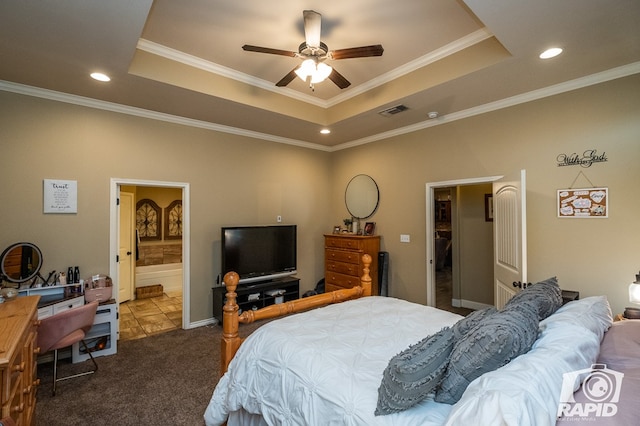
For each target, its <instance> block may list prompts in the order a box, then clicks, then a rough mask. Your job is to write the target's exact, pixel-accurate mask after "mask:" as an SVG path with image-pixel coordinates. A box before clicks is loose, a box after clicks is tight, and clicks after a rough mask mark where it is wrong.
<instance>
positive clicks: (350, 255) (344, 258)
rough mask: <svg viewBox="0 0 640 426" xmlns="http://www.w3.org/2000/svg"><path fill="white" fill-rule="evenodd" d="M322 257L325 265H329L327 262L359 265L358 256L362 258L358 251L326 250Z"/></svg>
mask: <svg viewBox="0 0 640 426" xmlns="http://www.w3.org/2000/svg"><path fill="white" fill-rule="evenodd" d="M324 255H325V259H326V261H327V264H329V262H347V263H354V264H356V265H357V264H359V263H360V256H362V253H360V252H359V251H346V250H331V249H326V250H325V253H324Z"/></svg>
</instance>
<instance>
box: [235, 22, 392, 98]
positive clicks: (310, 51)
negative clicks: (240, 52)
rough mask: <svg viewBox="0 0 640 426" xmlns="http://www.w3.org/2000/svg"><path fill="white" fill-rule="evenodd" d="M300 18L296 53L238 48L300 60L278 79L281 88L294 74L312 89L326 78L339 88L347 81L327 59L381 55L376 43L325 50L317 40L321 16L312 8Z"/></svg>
mask: <svg viewBox="0 0 640 426" xmlns="http://www.w3.org/2000/svg"><path fill="white" fill-rule="evenodd" d="M302 16H303V18H304V35H305V41H304V42H303V43H302V44H301V45H300V46H299V47H298V51H297V52H290V51H287V50H280V49H272V48H269V47H260V46H251V45H249V44H245V45H244V46H242V49H244V50H245V51H248V52H258V53H269V54H271V55H283V56H290V57H293V58H300V59H302V60H303V61H302V63H301V64H300V65H298V66H297V67H295V68H294V69H293V70H291V71H290V72H289V73H288V74H287V75H285V76H284V77H283V78H282V79H281V80H280V81H278V82H277V83H276V86H278V87H284V86H286V85H287V84H289V83H291V82H292V81H293V79H295V78H296V76H298V77H300V78H301V79H302V80H304V81H307V80H309V86H310V87H311V89H312V90H313V88H314V84H315V83H320V82H321V81H324V80H325V79H326V78H328V79H329V80H331V81H333V82H334V83H335V84H336V86H338V87H339V88H341V89H344V88H346V87H349V85H351V83H350V82H349V80H347V79H346V78H344V77H343V76H342V74H340V73H339V72H338V71H336V70H335V69H333V68H332V67H330V66H329V65H327V64H326V63H325V61H326V60H327V59H330V60H338V59H350V58H366V57H370V56H382V52H384V49H383V48H382V45H380V44H374V45H371V46H362V47H351V48H348V49H338V50H329V48H328V47H327V45H326V44H324V43H323V42H321V41H320V30H321V21H322V15H321V14H319V13H318V12H315V11H313V10H305V11H303V12H302Z"/></svg>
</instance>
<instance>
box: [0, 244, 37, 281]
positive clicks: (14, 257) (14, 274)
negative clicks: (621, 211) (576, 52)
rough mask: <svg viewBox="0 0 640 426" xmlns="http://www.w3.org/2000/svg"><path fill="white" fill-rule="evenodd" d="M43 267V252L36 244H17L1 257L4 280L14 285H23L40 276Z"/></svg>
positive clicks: (0, 269) (0, 265)
mask: <svg viewBox="0 0 640 426" xmlns="http://www.w3.org/2000/svg"><path fill="white" fill-rule="evenodd" d="M41 267H42V252H41V251H40V249H39V248H38V246H36V245H35V244H31V243H15V244H12V245H11V246H9V247H8V248H7V249H6V250H5V251H4V252H3V253H2V256H1V257H0V272H1V273H2V278H3V279H5V280H7V281H9V282H12V283H23V282H25V281H29V280H30V279H33V278H34V277H35V276H37V275H38V272H40V268H41Z"/></svg>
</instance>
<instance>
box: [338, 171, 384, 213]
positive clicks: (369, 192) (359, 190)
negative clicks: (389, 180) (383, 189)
mask: <svg viewBox="0 0 640 426" xmlns="http://www.w3.org/2000/svg"><path fill="white" fill-rule="evenodd" d="M379 199H380V194H379V192H378V185H377V184H376V181H375V180H373V179H372V178H371V176H367V175H357V176H355V177H354V178H353V179H351V180H350V181H349V184H348V185H347V190H346V191H345V194H344V201H345V204H346V205H347V210H348V211H349V213H350V214H351V216H353V217H355V218H358V219H366V218H368V217H369V216H371V215H372V214H373V213H374V212H375V211H376V208H378V201H379Z"/></svg>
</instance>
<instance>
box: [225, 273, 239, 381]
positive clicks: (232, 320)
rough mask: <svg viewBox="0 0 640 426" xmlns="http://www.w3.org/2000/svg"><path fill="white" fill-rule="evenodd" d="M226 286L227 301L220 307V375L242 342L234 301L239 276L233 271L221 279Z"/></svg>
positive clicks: (236, 305) (236, 306)
mask: <svg viewBox="0 0 640 426" xmlns="http://www.w3.org/2000/svg"><path fill="white" fill-rule="evenodd" d="M222 281H223V283H224V285H225V286H226V287H227V294H226V297H227V301H226V302H225V304H224V306H223V307H222V340H221V346H220V351H221V353H220V355H221V356H220V361H221V364H220V375H222V374H224V373H225V372H226V371H227V368H228V367H229V363H230V362H231V359H232V358H233V356H234V355H235V353H236V351H237V350H238V348H239V347H240V343H242V339H241V338H240V336H239V334H238V304H237V303H236V296H237V294H236V287H237V286H238V282H239V281H240V277H239V276H238V274H236V273H235V272H227V273H226V274H225V275H224V278H223V279H222Z"/></svg>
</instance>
